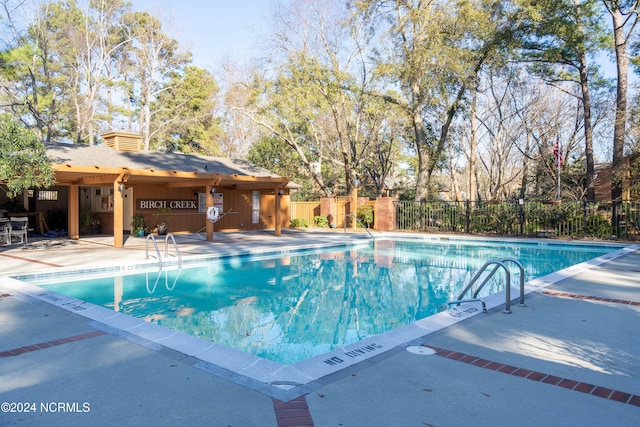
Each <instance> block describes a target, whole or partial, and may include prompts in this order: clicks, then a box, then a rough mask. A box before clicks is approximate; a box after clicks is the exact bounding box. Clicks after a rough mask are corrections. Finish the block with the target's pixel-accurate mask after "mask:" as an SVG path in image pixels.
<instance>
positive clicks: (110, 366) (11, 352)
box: [0, 231, 640, 426]
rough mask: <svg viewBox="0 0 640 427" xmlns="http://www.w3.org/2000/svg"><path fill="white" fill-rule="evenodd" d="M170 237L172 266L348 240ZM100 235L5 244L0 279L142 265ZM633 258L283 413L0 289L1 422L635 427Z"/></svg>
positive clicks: (638, 328)
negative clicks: (174, 249)
mask: <svg viewBox="0 0 640 427" xmlns="http://www.w3.org/2000/svg"><path fill="white" fill-rule="evenodd" d="M177 237H178V243H179V246H180V251H181V253H182V254H183V256H184V257H197V256H200V255H204V254H207V253H211V252H215V251H240V252H242V251H258V252H259V251H267V250H274V249H278V248H283V247H289V246H291V247H295V246H299V245H309V244H317V243H318V242H321V243H323V244H327V243H330V242H340V241H341V240H344V239H345V238H347V239H353V236H352V235H351V234H347V235H345V234H343V233H342V232H336V233H319V232H297V231H291V232H289V231H287V232H285V233H283V236H280V237H274V236H272V234H269V233H264V232H262V233H218V234H216V236H215V239H214V242H204V241H201V240H198V239H197V236H195V237H194V236H184V237H183V236H177ZM357 237H358V238H360V237H362V236H357ZM365 237H366V236H365ZM109 239H110V238H100V237H98V238H92V239H82V240H80V241H76V242H72V241H68V240H60V241H40V242H34V243H33V244H31V245H28V246H12V247H9V249H5V248H2V249H0V273H1V274H2V275H16V274H24V273H34V272H36V271H42V272H45V271H47V272H48V271H52V270H59V269H66V268H72V267H82V268H87V267H91V266H94V267H95V266H103V265H113V264H118V263H123V262H126V263H131V262H144V258H145V257H144V252H145V244H144V240H142V239H128V240H127V242H126V244H125V248H124V249H113V248H111V247H110V246H109V244H110V240H109ZM111 241H112V240H111ZM220 246H222V248H220ZM635 249H636V248H635V247H633V248H632V249H630V250H628V251H627V252H626V253H625V254H623V255H622V256H619V257H617V258H615V259H610V260H607V261H605V262H603V263H602V264H600V265H595V266H592V267H591V268H589V269H585V270H582V271H576V272H575V274H574V275H572V276H570V277H567V278H564V279H562V278H560V279H561V280H559V281H557V282H555V283H553V284H550V285H547V286H541V287H540V288H539V289H538V290H536V291H535V292H532V293H530V294H528V295H527V299H526V307H519V306H517V304H513V305H512V314H509V315H507V314H503V313H502V312H501V311H500V309H499V307H498V308H495V309H492V310H490V311H489V313H487V314H478V315H475V316H473V317H470V318H468V319H465V320H463V321H461V322H459V323H457V324H455V325H452V326H449V327H447V328H444V329H441V330H439V331H437V332H434V333H431V334H428V335H426V336H424V337H422V338H420V339H416V340H414V341H412V342H411V343H409V346H408V347H407V346H399V347H398V348H395V349H393V350H390V351H387V352H386V353H384V354H381V355H378V356H374V357H373V358H370V359H367V360H366V361H364V362H361V363H359V364H355V365H352V366H350V367H348V368H346V369H343V370H342V371H340V372H337V373H334V374H332V375H329V376H327V377H324V378H321V379H320V380H318V381H317V382H316V383H315V384H314V387H313V389H312V390H311V391H309V392H308V393H306V394H304V395H302V396H299V397H296V398H293V399H291V400H288V401H281V400H279V399H276V398H273V397H271V396H269V395H267V394H265V393H263V392H261V391H260V390H257V389H256V388H255V387H253V386H252V384H242V380H241V379H240V380H237V381H231V380H229V379H225V378H224V376H222V377H221V376H220V375H217V373H216V372H207V371H205V370H202V369H199V368H198V367H197V366H196V365H197V364H198V363H199V361H198V360H197V358H194V357H190V356H186V355H184V354H182V353H180V352H176V351H174V350H171V349H168V348H165V347H162V346H155V345H148V343H145V342H136V341H135V340H131V339H125V338H124V337H122V336H120V335H118V334H114V333H109V331H105V330H102V329H99V328H96V327H95V323H93V322H91V321H89V319H87V318H85V317H82V316H79V315H77V314H75V313H72V312H69V311H67V310H63V309H62V308H60V307H57V306H54V305H51V304H48V303H46V302H43V301H40V300H36V299H34V298H32V297H29V296H27V295H24V294H21V293H20V292H16V291H15V289H14V288H13V287H9V286H7V285H6V281H3V280H0V404H1V405H3V406H2V407H1V408H0V409H1V410H2V413H0V425H78V426H80V425H115V424H117V425H167V426H173V425H177V424H190V425H212V426H218V425H221V426H229V425H230V426H294V425H298V426H303V425H315V426H338V425H342V426H428V425H432V426H457V425H460V426H462V425H465V426H469V425H512V424H515V423H517V424H518V425H524V426H539V425H545V426H546V425H576V426H578V425H580V426H588V425H594V426H595V425H616V426H627V425H628V426H632V425H637V424H638V421H637V420H638V419H639V417H640V252H638V251H637V250H635ZM512 297H514V298H515V297H517V294H515V293H512ZM405 347H406V348H405ZM407 349H410V350H412V351H413V352H409V351H407ZM434 351H435V352H436V353H435V354H433V353H434ZM4 402H7V404H8V406H7V405H6V404H5V403H4ZM7 410H8V411H9V412H7ZM12 410H13V411H15V412H11V411H12ZM27 410H29V411H30V412H26V411H27ZM18 411H20V412H18Z"/></svg>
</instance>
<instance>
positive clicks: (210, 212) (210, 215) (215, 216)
mask: <svg viewBox="0 0 640 427" xmlns="http://www.w3.org/2000/svg"><path fill="white" fill-rule="evenodd" d="M207 219H208V220H209V221H211V222H216V221H218V220H219V219H220V209H218V208H217V207H215V206H209V207H208V208H207Z"/></svg>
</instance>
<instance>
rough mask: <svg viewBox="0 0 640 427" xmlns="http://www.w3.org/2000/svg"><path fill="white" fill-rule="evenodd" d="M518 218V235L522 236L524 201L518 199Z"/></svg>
mask: <svg viewBox="0 0 640 427" xmlns="http://www.w3.org/2000/svg"><path fill="white" fill-rule="evenodd" d="M518 216H519V217H520V235H521V236H524V199H518Z"/></svg>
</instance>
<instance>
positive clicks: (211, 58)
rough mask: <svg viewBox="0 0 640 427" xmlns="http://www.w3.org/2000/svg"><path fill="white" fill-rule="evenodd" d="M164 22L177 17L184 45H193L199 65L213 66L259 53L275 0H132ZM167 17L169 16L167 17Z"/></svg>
mask: <svg viewBox="0 0 640 427" xmlns="http://www.w3.org/2000/svg"><path fill="white" fill-rule="evenodd" d="M131 3H132V5H133V8H134V9H136V10H147V11H149V12H150V13H152V14H154V15H157V13H156V12H155V11H156V10H160V11H161V16H162V19H163V22H168V20H173V26H174V27H175V31H172V35H174V37H176V38H177V39H178V40H179V41H180V44H181V46H184V47H190V50H191V52H192V53H193V55H194V57H193V60H194V61H193V62H194V64H195V65H197V66H199V67H202V68H207V69H210V70H211V69H213V68H216V67H217V66H218V65H219V64H221V63H222V62H223V61H224V59H225V58H226V57H230V58H235V59H237V60H240V61H243V60H248V59H250V58H252V57H255V56H257V55H258V54H259V42H260V36H261V35H264V33H265V32H266V28H268V27H269V25H270V24H269V21H270V17H271V12H270V10H271V6H272V1H271V0H131ZM165 18H168V20H167V19H165Z"/></svg>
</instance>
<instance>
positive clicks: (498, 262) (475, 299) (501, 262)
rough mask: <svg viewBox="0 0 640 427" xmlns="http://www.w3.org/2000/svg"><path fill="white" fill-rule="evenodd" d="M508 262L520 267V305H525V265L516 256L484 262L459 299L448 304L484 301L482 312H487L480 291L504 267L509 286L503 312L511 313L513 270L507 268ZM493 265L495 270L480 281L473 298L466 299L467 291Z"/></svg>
mask: <svg viewBox="0 0 640 427" xmlns="http://www.w3.org/2000/svg"><path fill="white" fill-rule="evenodd" d="M507 262H511V263H514V264H515V265H516V266H517V267H518V269H519V270H520V301H519V303H518V305H519V306H520V307H525V304H524V267H522V264H521V263H520V261H518V260H517V259H515V258H503V259H501V260H491V261H487V262H486V263H484V265H483V266H482V267H480V270H478V272H477V273H476V274H475V276H473V278H472V279H471V281H470V282H469V284H468V285H467V286H466V287H465V288H464V290H463V291H462V292H460V295H459V296H458V299H457V300H453V301H449V302H447V305H453V304H457V305H458V306H459V305H460V304H461V303H463V302H480V303H482V312H483V313H486V312H487V306H486V304H485V302H484V299H483V298H478V294H479V293H480V291H481V290H482V288H483V287H484V285H486V284H487V282H488V281H489V279H491V278H492V277H493V275H494V274H495V273H496V272H497V271H498V269H500V268H502V269H503V270H504V272H505V275H506V278H507V286H506V289H505V293H506V303H505V309H504V310H503V313H507V314H510V313H511V272H510V271H509V268H507V266H506V264H505V263H507ZM492 265H493V266H494V267H493V270H491V271H490V272H489V274H487V275H486V277H485V278H484V280H483V281H482V283H480V286H478V289H476V290H475V292H474V293H473V296H472V298H466V299H465V298H464V296H465V295H466V294H467V292H469V291H470V290H471V288H472V287H473V285H474V284H475V283H476V282H477V281H478V280H480V277H481V276H482V274H483V273H484V272H485V270H486V269H487V268H489V266H492Z"/></svg>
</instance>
